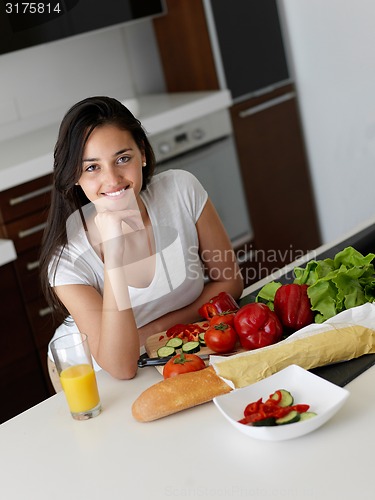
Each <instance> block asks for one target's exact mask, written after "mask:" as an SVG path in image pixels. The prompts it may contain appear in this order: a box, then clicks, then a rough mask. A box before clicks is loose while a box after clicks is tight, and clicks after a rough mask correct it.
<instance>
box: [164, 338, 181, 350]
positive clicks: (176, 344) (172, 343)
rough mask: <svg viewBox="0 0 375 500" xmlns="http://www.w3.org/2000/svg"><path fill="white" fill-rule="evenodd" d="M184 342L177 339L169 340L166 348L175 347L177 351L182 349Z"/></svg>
mask: <svg viewBox="0 0 375 500" xmlns="http://www.w3.org/2000/svg"><path fill="white" fill-rule="evenodd" d="M182 344H183V341H182V340H181V339H179V338H177V337H174V338H173V339H169V340H168V342H167V343H166V344H165V346H166V347H174V348H175V349H180V348H181V347H182Z"/></svg>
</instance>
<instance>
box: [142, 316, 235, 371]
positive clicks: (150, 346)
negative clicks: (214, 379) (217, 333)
mask: <svg viewBox="0 0 375 500" xmlns="http://www.w3.org/2000/svg"><path fill="white" fill-rule="evenodd" d="M194 324H195V325H199V326H200V327H202V328H204V329H205V330H206V329H207V326H208V322H207V321H200V322H196V323H194ZM168 340H169V337H167V334H166V331H164V332H160V333H156V334H155V335H151V336H150V337H148V339H147V340H146V343H145V349H146V352H147V354H148V356H149V357H150V358H157V356H158V354H157V351H158V349H159V348H160V347H163V346H165V344H166V343H167V342H168ZM243 351H244V349H243V348H242V347H241V346H240V344H239V343H237V345H236V347H235V349H234V350H233V351H231V354H236V353H237V352H243ZM176 352H177V353H180V352H181V350H180V349H178V350H177V351H176ZM196 354H198V355H200V354H217V353H215V352H213V351H212V350H211V349H209V348H208V347H207V346H205V347H202V346H201V349H200V351H199V352H197V353H196ZM205 363H206V365H208V360H207V361H205ZM155 368H156V369H157V370H158V372H159V373H161V374H163V368H164V367H163V366H155Z"/></svg>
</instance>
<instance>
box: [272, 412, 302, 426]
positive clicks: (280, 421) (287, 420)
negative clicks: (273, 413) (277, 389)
mask: <svg viewBox="0 0 375 500" xmlns="http://www.w3.org/2000/svg"><path fill="white" fill-rule="evenodd" d="M300 418H301V413H298V411H295V410H292V411H290V412H289V413H288V415H285V417H282V418H277V419H276V425H285V424H293V423H294V422H298V421H299V419H300Z"/></svg>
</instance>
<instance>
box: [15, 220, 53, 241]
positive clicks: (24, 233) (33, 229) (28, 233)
mask: <svg viewBox="0 0 375 500" xmlns="http://www.w3.org/2000/svg"><path fill="white" fill-rule="evenodd" d="M46 225H47V223H46V222H43V224H38V225H37V226H34V227H30V228H29V229H25V230H23V231H19V233H18V237H19V238H26V237H27V236H31V235H32V234H34V233H37V232H38V231H42V230H43V229H44V228H45V227H46Z"/></svg>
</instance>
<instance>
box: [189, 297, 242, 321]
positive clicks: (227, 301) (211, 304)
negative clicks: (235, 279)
mask: <svg viewBox="0 0 375 500" xmlns="http://www.w3.org/2000/svg"><path fill="white" fill-rule="evenodd" d="M238 309H239V305H238V304H237V302H236V301H235V300H234V298H233V297H232V296H231V295H230V294H229V293H227V292H220V293H219V294H218V295H216V296H215V297H212V299H210V300H209V301H208V302H207V303H206V304H203V305H202V306H201V307H200V308H199V309H198V314H199V315H200V316H201V317H202V318H205V319H210V318H212V317H213V316H216V315H218V314H222V313H225V312H228V311H238Z"/></svg>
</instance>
